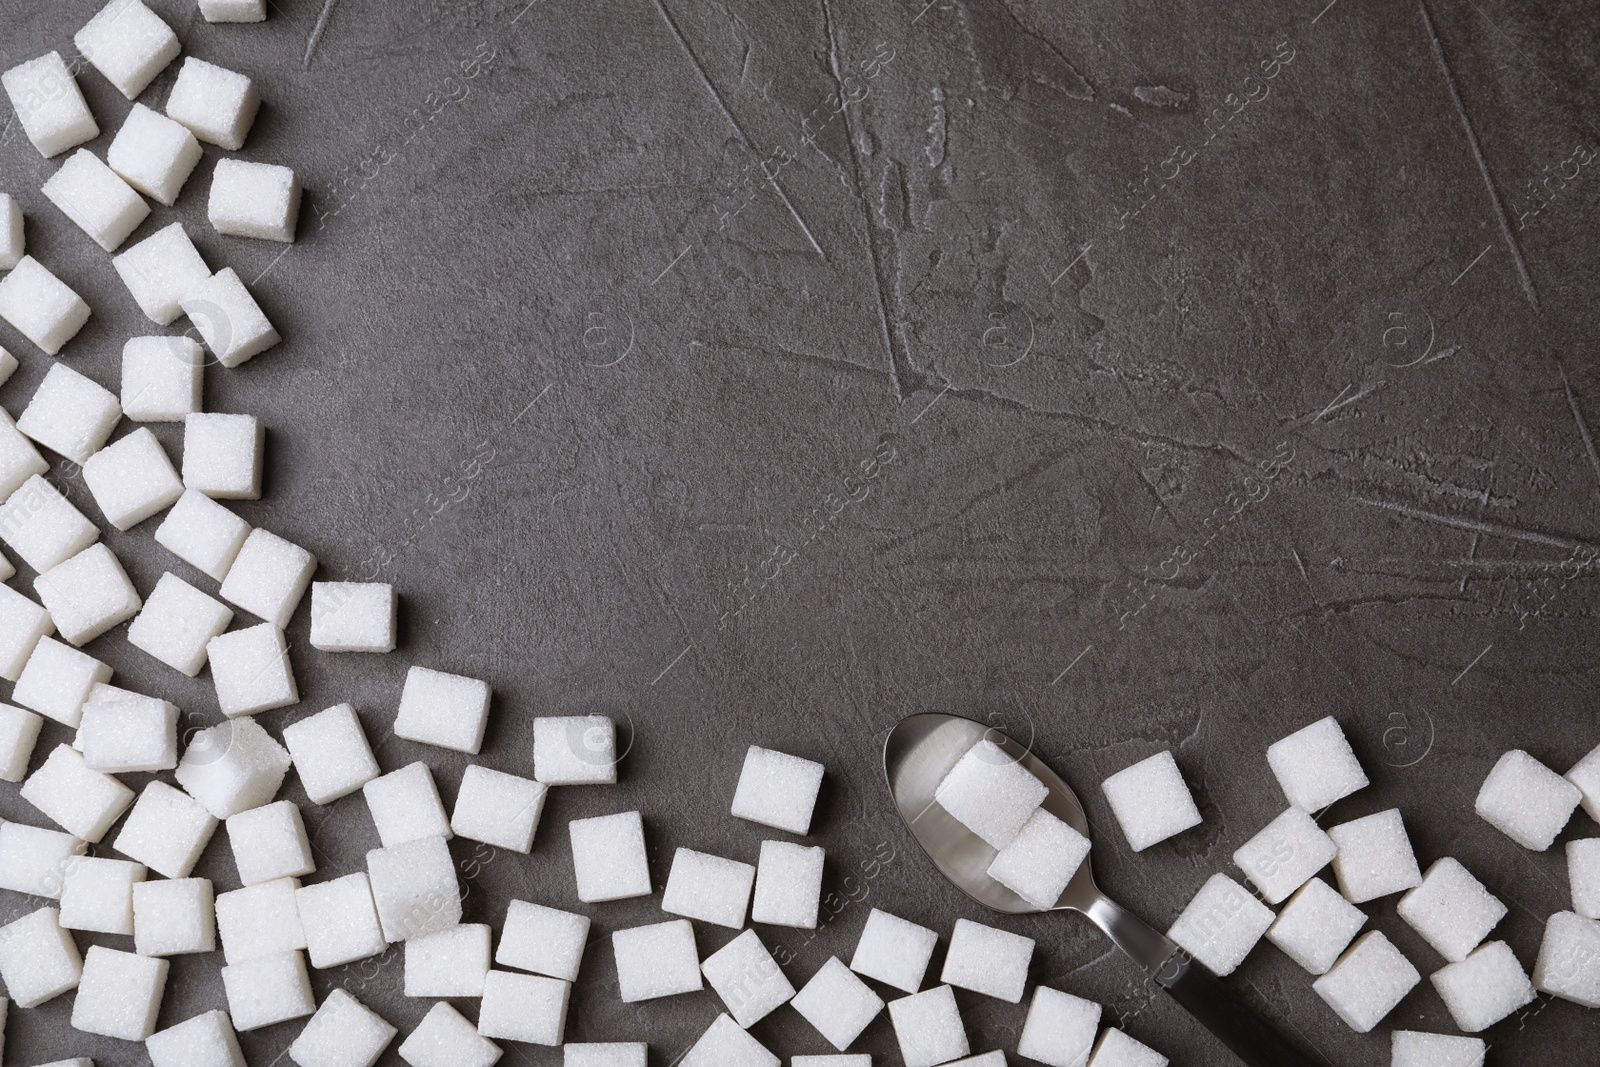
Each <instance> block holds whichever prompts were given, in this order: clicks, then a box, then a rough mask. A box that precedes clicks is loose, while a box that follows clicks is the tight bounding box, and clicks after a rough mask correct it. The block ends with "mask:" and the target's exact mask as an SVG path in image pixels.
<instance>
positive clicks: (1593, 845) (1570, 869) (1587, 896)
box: [0, 704, 1600, 919]
mask: <svg viewBox="0 0 1600 1067" xmlns="http://www.w3.org/2000/svg"><path fill="white" fill-rule="evenodd" d="M4 708H5V705H3V704H0V712H3V710H4ZM0 777H3V776H0ZM1567 882H1568V884H1569V885H1570V886H1571V887H1572V910H1573V911H1575V912H1577V913H1578V914H1579V915H1582V916H1583V917H1584V918H1586V919H1600V837H1586V838H1584V839H1583V840H1581V841H1568V842H1567Z"/></svg>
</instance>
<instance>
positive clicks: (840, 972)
mask: <svg viewBox="0 0 1600 1067" xmlns="http://www.w3.org/2000/svg"><path fill="white" fill-rule="evenodd" d="M791 1003H792V1004H793V1005H794V1010H795V1011H797V1012H799V1013H800V1015H801V1017H803V1018H804V1019H805V1021H806V1022H808V1023H810V1024H811V1025H812V1026H814V1027H816V1030H817V1033H819V1034H821V1035H822V1036H823V1037H825V1038H827V1040H828V1044H830V1045H832V1046H833V1047H834V1048H836V1049H838V1050H839V1051H840V1052H843V1051H844V1050H845V1049H847V1048H849V1047H850V1046H851V1044H853V1043H854V1042H855V1039H856V1038H858V1037H860V1036H861V1031H863V1030H865V1029H866V1028H867V1024H868V1023H870V1022H872V1020H873V1019H876V1018H877V1017H878V1013H879V1012H881V1011H882V1010H883V998H882V997H880V996H878V994H876V993H874V992H873V991H872V989H871V988H870V987H869V986H868V985H867V983H865V982H863V981H862V980H861V979H859V978H857V977H856V976H855V973H854V972H853V971H851V970H850V968H848V967H846V966H845V965H844V964H843V963H841V962H840V961H839V958H838V957H837V956H830V957H828V962H826V963H824V964H823V965H822V967H821V969H819V970H818V971H817V973H816V974H814V975H812V976H811V981H809V982H807V983H806V984H805V988H803V989H801V990H800V992H798V993H796V994H795V997H794V1000H793V1001H791Z"/></svg>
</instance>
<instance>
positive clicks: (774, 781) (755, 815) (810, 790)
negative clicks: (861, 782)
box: [613, 745, 823, 834]
mask: <svg viewBox="0 0 1600 1067" xmlns="http://www.w3.org/2000/svg"><path fill="white" fill-rule="evenodd" d="M822 770H823V768H822V764H820V763H817V762H815V761H813V760H808V759H802V758H801V757H799V756H791V755H789V754H788V753H785V752H776V751H774V750H772V749H769V748H760V747H758V746H756V745H751V746H750V748H749V749H748V750H747V751H746V752H745V756H744V768H743V769H742V770H741V771H740V772H739V785H738V788H737V789H735V790H734V794H733V814H734V816H735V817H736V818H740V819H748V820H749V821H751V822H756V823H761V824H762V825H763V826H771V827H775V828H776V829H779V830H787V831H789V832H790V833H792V834H804V833H809V832H810V831H811V815H812V811H813V809H815V807H816V804H817V793H818V791H819V790H820V789H821V788H822ZM613 780H614V779H613Z"/></svg>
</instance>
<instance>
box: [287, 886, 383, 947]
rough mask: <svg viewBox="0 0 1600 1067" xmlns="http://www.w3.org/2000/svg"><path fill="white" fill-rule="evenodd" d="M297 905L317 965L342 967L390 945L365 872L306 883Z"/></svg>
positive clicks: (296, 897)
mask: <svg viewBox="0 0 1600 1067" xmlns="http://www.w3.org/2000/svg"><path fill="white" fill-rule="evenodd" d="M295 904H296V907H297V910H298V911H299V914H300V924H301V926H302V927H303V929H304V932H305V936H306V954H307V955H308V956H310V957H311V966H313V967H317V968H322V967H338V966H341V965H342V964H346V963H350V962H352V961H354V960H361V959H366V958H367V957H368V956H376V955H378V954H379V953H380V952H382V951H383V950H384V949H385V948H387V947H388V943H387V942H386V941H384V939H383V929H382V928H381V927H380V926H379V925H378V910H377V907H376V906H375V905H374V904H373V903H372V887H371V886H370V885H369V884H368V882H367V874H366V872H365V871H357V872H356V873H355V874H347V875H345V876H344V877H343V878H335V879H334V880H333V881H331V882H319V883H317V884H316V885H308V886H304V887H302V888H301V889H299V890H297V891H296V893H295Z"/></svg>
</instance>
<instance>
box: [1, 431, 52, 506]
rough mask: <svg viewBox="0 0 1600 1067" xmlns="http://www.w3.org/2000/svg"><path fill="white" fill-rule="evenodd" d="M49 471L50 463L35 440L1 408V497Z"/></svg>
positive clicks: (8, 494)
mask: <svg viewBox="0 0 1600 1067" xmlns="http://www.w3.org/2000/svg"><path fill="white" fill-rule="evenodd" d="M49 472H50V464H48V463H46V462H45V461H44V457H43V456H41V455H39V450H38V449H37V448H35V447H34V446H33V442H32V441H30V440H28V439H27V438H26V437H24V436H23V435H22V431H21V430H19V429H17V424H16V422H15V421H13V420H12V418H11V416H10V415H8V414H4V413H3V409H0V499H4V498H6V497H9V496H11V495H12V494H13V493H15V492H16V491H17V490H18V489H19V488H21V487H22V484H23V483H24V482H26V481H27V480H28V479H29V478H31V477H33V476H34V475H36V474H48V473H49Z"/></svg>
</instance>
